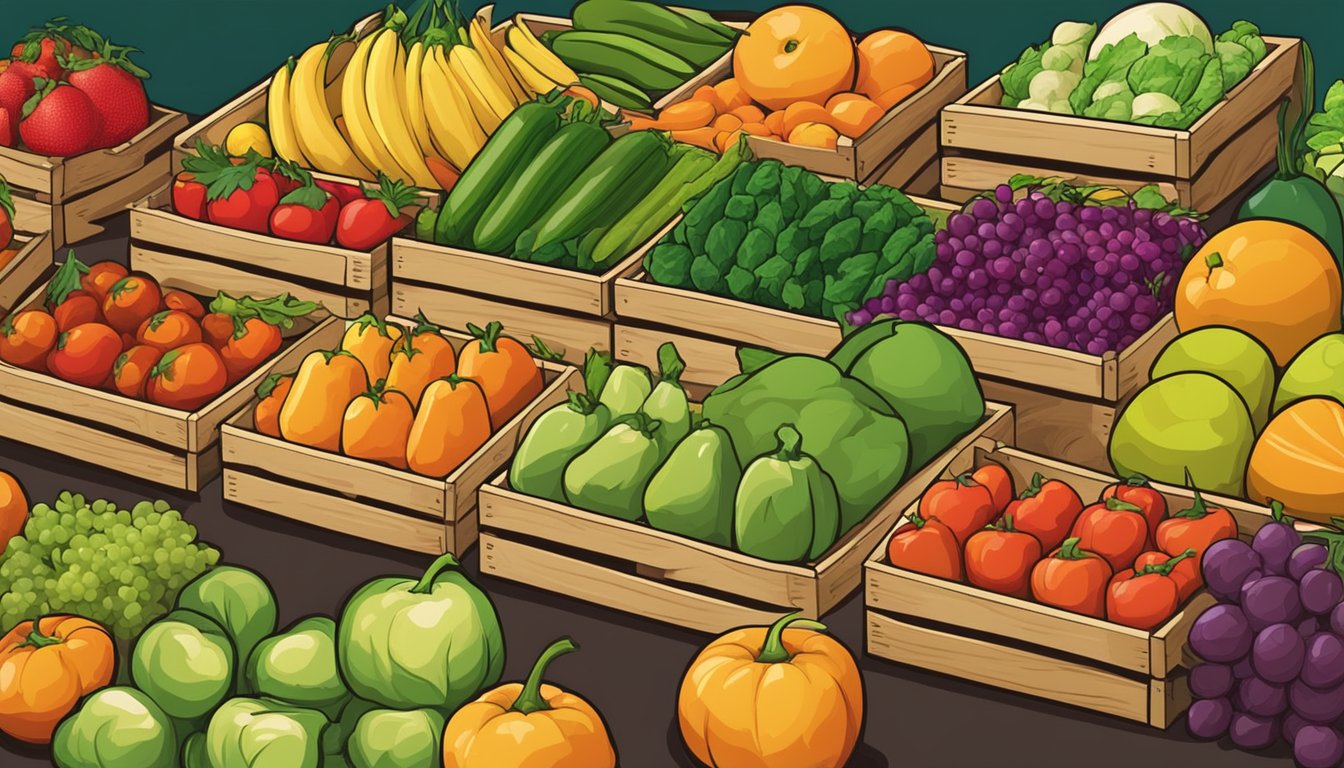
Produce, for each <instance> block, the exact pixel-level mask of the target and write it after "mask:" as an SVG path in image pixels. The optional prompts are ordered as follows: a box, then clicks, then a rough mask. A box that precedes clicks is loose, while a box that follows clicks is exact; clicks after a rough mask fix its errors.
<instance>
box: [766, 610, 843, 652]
mask: <svg viewBox="0 0 1344 768" xmlns="http://www.w3.org/2000/svg"><path fill="white" fill-rule="evenodd" d="M791 624H796V625H798V628H799V629H811V630H815V631H817V632H825V631H826V625H825V624H822V623H821V622H817V621H812V620H811V619H805V618H803V615H802V613H801V612H794V613H790V614H788V615H787V616H781V617H779V619H778V620H777V621H775V623H774V624H771V625H770V631H768V632H766V633H765V644H764V645H762V646H761V653H760V655H759V656H757V657H756V662H757V663H758V664H782V663H783V662H786V661H788V660H789V659H791V658H793V656H792V655H791V654H790V653H789V652H788V650H787V649H786V648H785V647H784V629H785V628H786V627H788V626H789V625H791Z"/></svg>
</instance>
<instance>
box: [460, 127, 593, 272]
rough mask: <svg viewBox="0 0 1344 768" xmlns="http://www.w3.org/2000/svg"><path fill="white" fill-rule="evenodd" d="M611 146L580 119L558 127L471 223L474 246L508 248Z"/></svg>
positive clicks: (495, 249)
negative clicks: (520, 171)
mask: <svg viewBox="0 0 1344 768" xmlns="http://www.w3.org/2000/svg"><path fill="white" fill-rule="evenodd" d="M577 107H578V105H576V108H577ZM594 114H598V113H597V112H596V111H594ZM610 143H611V134H610V133H608V132H607V130H606V129H605V128H603V127H602V126H600V125H598V124H597V123H595V122H593V121H592V120H589V119H584V118H580V119H578V120H575V121H573V122H569V123H566V124H564V125H562V126H560V130H559V131H558V132H556V134H555V136H553V137H551V140H550V141H548V142H546V146H544V147H542V148H541V151H540V152H538V153H537V155H536V157H534V158H532V160H531V162H529V163H528V164H527V167H526V168H524V169H523V172H522V173H520V174H518V176H517V177H516V178H514V179H512V180H511V181H510V183H509V184H508V185H507V186H506V187H505V188H504V189H503V190H501V193H502V194H500V195H498V196H496V197H495V199H494V200H493V201H491V202H490V205H489V207H488V208H486V210H485V213H484V214H482V215H481V219H480V221H478V222H477V223H476V231H475V233H474V235H473V236H472V244H473V247H475V248H476V249H478V250H481V251H485V252H487V253H501V252H503V251H505V250H507V249H509V248H511V247H512V246H513V243H514V241H515V240H516V239H517V238H518V234H519V233H520V232H522V231H523V230H524V229H527V227H528V225H530V224H531V223H532V222H534V221H536V220H537V218H538V217H540V216H541V214H543V213H545V212H546V209H547V208H550V207H551V204H552V203H554V202H555V200H556V198H558V197H559V196H560V193H561V192H564V191H565V188H566V187H568V186H569V185H570V183H571V182H573V181H574V180H575V179H577V178H578V177H579V174H581V173H583V170H584V169H585V168H587V167H588V164H589V163H591V162H592V161H593V159H594V158H596V157H597V156H598V154H600V153H601V152H602V150H603V149H606V147H607V145H608V144H610Z"/></svg>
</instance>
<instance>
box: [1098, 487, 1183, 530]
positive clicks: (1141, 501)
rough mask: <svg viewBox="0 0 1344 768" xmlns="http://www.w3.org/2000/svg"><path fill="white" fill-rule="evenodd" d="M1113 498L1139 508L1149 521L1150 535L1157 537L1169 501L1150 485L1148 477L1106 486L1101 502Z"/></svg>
mask: <svg viewBox="0 0 1344 768" xmlns="http://www.w3.org/2000/svg"><path fill="white" fill-rule="evenodd" d="M1112 496H1114V497H1116V498H1118V499H1120V500H1121V501H1127V502H1129V503H1130V504H1133V505H1135V506H1137V507H1138V508H1139V509H1140V510H1142V512H1143V516H1144V518H1145V519H1146V520H1147V521H1148V535H1149V536H1150V537H1156V536H1157V526H1158V525H1159V524H1160V523H1161V522H1162V520H1163V519H1165V518H1166V516H1167V499H1166V497H1165V496H1163V495H1162V494H1161V493H1158V491H1157V490H1156V489H1155V488H1153V487H1152V486H1150V485H1149V484H1148V479H1147V478H1146V477H1131V478H1129V479H1128V480H1126V481H1125V482H1123V483H1114V484H1112V485H1108V486H1106V490H1104V491H1102V492H1101V500H1102V501H1105V500H1106V499H1109V498H1111V497H1112Z"/></svg>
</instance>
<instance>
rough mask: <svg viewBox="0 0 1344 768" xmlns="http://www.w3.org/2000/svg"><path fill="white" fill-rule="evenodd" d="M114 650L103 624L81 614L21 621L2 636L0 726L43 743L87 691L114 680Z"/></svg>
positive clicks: (7, 731)
mask: <svg viewBox="0 0 1344 768" xmlns="http://www.w3.org/2000/svg"><path fill="white" fill-rule="evenodd" d="M116 661H117V653H116V648H115V646H113V644H112V636H111V635H110V634H108V632H107V630H106V629H104V628H103V626H102V625H101V624H98V623H96V622H92V621H89V620H88V619H84V618H80V617H79V616H65V615H54V616H46V617H44V618H42V619H39V620H38V621H37V622H32V621H24V622H20V623H19V624H17V625H15V627H14V628H13V629H11V630H10V631H9V633H8V634H6V635H5V636H4V637H3V638H0V731H3V732H5V733H7V734H9V735H10V736H12V737H14V738H16V739H18V740H19V741H26V742H28V743H30V744H47V743H49V742H50V741H51V737H52V734H53V733H55V731H56V726H57V724H58V723H60V722H61V720H62V719H64V718H65V716H66V715H68V714H70V712H72V711H73V710H74V709H75V706H76V705H77V704H79V700H80V699H81V698H83V697H84V696H86V695H87V694H90V693H93V692H94V691H96V690H98V689H100V688H105V687H107V686H108V685H110V684H111V683H112V675H113V674H114V673H115V672H116V667H117V664H116Z"/></svg>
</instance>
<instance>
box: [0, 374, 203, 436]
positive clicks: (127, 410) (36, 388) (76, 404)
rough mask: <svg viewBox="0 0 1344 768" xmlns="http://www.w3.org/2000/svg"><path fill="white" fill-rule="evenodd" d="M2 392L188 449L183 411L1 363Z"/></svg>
mask: <svg viewBox="0 0 1344 768" xmlns="http://www.w3.org/2000/svg"><path fill="white" fill-rule="evenodd" d="M0 393H3V397H5V398H8V399H9V400H11V401H13V402H16V403H24V404H28V405H31V406H33V407H35V408H41V409H43V410H46V411H48V412H51V413H62V414H66V415H68V416H70V417H71V418H74V419H80V420H83V421H85V422H87V423H91V424H104V425H106V426H108V427H110V428H112V429H116V430H120V431H121V432H124V433H127V434H132V435H139V436H141V437H143V438H144V439H145V440H149V441H152V442H155V443H159V444H161V445H164V446H168V447H172V448H177V449H180V450H184V451H185V450H186V449H187V446H188V443H189V438H188V436H187V435H188V431H189V430H188V427H187V420H186V417H185V414H183V413H182V412H181V411H174V410H173V409H171V408H164V407H163V406H159V405H154V404H153V403H146V402H141V401H138V400H131V399H129V398H126V397H122V396H121V395H118V394H115V393H112V392H104V391H102V390H97V389H89V388H87V387H81V386H79V385H77V384H70V383H68V382H65V381H62V380H60V379H57V378H55V377H53V376H49V375H47V374H45V373H38V372H36V371H29V370H25V369H22V368H16V367H14V366H11V365H0Z"/></svg>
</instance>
